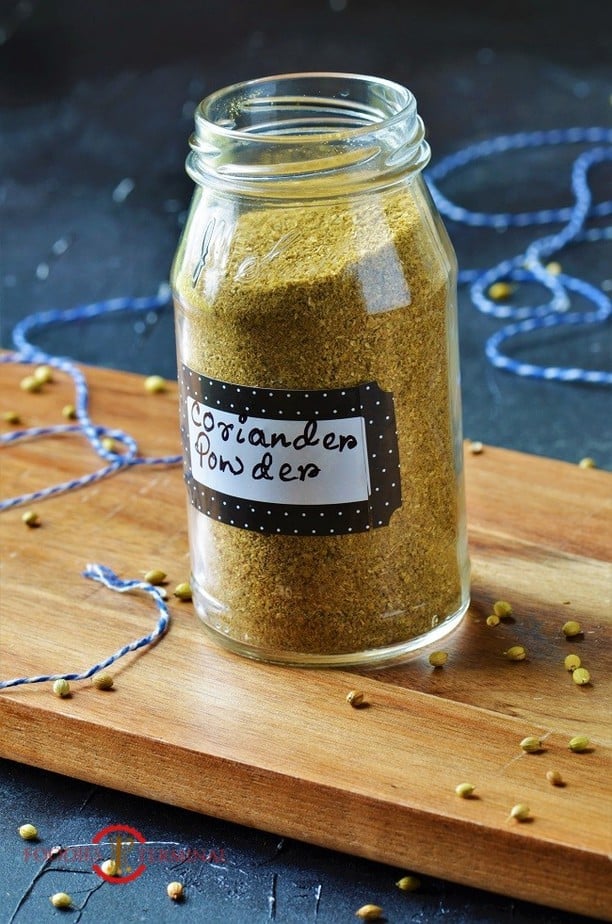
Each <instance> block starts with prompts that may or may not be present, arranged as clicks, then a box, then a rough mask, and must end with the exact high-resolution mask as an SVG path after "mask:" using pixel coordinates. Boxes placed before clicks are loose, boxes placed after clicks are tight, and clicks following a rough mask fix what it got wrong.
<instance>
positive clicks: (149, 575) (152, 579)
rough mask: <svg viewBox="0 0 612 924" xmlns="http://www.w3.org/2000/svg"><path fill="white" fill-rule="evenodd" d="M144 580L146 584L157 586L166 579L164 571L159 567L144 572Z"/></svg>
mask: <svg viewBox="0 0 612 924" xmlns="http://www.w3.org/2000/svg"><path fill="white" fill-rule="evenodd" d="M144 580H145V581H146V583H147V584H153V585H155V586H158V585H159V584H163V583H164V581H165V580H166V572H165V571H160V570H159V568H153V569H152V570H151V571H147V572H146V574H145V576H144Z"/></svg>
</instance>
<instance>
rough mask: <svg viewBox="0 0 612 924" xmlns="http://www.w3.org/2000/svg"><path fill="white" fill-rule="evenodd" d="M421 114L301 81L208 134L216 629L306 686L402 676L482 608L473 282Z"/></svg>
mask: <svg viewBox="0 0 612 924" xmlns="http://www.w3.org/2000/svg"><path fill="white" fill-rule="evenodd" d="M428 159H429V147H428V145H427V143H426V141H425V140H424V129H423V123H422V121H421V119H420V117H419V116H418V114H417V110H416V102H415V100H414V97H413V96H412V94H411V93H410V92H409V91H408V90H407V89H405V88H403V87H401V86H399V85H397V84H393V83H391V82H389V81H386V80H382V79H380V80H379V79H374V78H366V77H360V76H355V75H343V74H297V75H286V76H279V77H272V78H265V79H262V80H255V81H250V82H247V83H244V84H237V85H235V86H232V87H229V88H227V89H224V90H221V91H219V92H218V93H215V94H213V95H212V96H210V97H208V98H207V99H205V100H204V101H203V102H202V103H201V104H200V106H199V107H198V109H197V112H196V128H195V133H194V135H193V136H192V138H191V153H190V155H189V157H188V159H187V170H188V172H189V174H190V176H191V177H192V178H193V179H194V181H195V183H196V189H195V194H194V198H193V202H192V206H191V209H190V212H189V216H188V220H187V223H186V226H185V229H184V232H183V235H182V237H181V240H180V242H179V246H178V250H177V254H176V258H175V261H174V266H173V271H172V286H173V293H174V301H175V317H176V339H177V355H178V368H179V381H180V387H181V428H182V434H183V447H184V460H185V466H184V468H185V481H186V486H187V494H188V505H187V506H188V525H189V541H190V554H191V565H192V579H191V585H192V590H193V599H194V604H195V607H196V610H197V612H198V614H199V616H200V617H201V619H202V621H203V623H204V625H205V626H206V627H207V629H208V630H209V632H210V633H211V634H212V635H213V636H214V637H215V638H216V639H217V640H218V641H220V642H221V643H223V644H225V645H226V646H228V647H230V648H231V649H233V650H234V651H236V652H239V653H241V654H243V655H247V656H249V657H254V658H261V659H265V660H271V661H279V662H285V663H293V664H303V665H308V664H311V665H326V664H327V665H341V664H358V663H368V662H378V661H381V662H382V661H389V660H391V659H396V658H398V657H401V656H405V655H406V654H408V653H409V652H412V651H415V650H417V649H418V648H420V647H421V646H422V645H424V644H429V643H430V642H432V641H434V640H435V639H438V638H441V637H442V636H443V635H445V634H446V633H447V632H449V631H450V630H451V629H452V628H454V627H455V626H456V625H457V624H458V623H459V621H460V620H461V618H462V616H463V615H464V613H465V611H466V609H467V606H468V559H467V550H466V535H465V515H464V501H463V474H462V443H461V419H460V388H459V367H458V350H457V329H456V323H457V322H456V262H455V258H454V254H453V251H452V248H451V245H450V242H449V240H448V237H447V235H446V232H445V230H444V228H443V226H442V223H441V221H440V219H439V216H438V214H437V212H436V210H435V207H434V205H433V203H432V201H431V199H430V196H429V194H428V192H427V188H426V186H425V184H424V182H423V179H422V176H421V170H422V169H423V167H424V166H425V165H426V164H427V162H428Z"/></svg>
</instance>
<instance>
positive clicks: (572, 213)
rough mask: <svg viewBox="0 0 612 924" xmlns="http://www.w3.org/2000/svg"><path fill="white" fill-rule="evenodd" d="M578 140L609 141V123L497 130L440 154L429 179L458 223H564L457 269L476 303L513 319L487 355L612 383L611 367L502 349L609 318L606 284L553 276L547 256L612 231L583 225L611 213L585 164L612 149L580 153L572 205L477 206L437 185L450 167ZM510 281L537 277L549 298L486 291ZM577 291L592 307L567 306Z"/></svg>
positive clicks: (519, 371)
mask: <svg viewBox="0 0 612 924" xmlns="http://www.w3.org/2000/svg"><path fill="white" fill-rule="evenodd" d="M579 143H581V144H584V143H588V144H597V145H600V144H606V145H610V144H611V143H612V130H610V129H606V128H600V127H593V128H570V129H565V130H562V129H555V130H552V131H547V132H521V133H518V134H515V135H500V136H498V137H497V138H492V139H489V140H487V141H483V142H480V143H478V144H474V145H470V146H469V147H466V148H463V149H462V150H460V151H457V152H456V153H455V154H451V155H450V156H449V157H446V158H444V159H443V160H441V161H439V162H438V163H437V164H435V165H434V166H433V167H432V168H431V169H430V170H429V171H428V173H427V183H428V186H429V189H430V191H431V194H432V197H433V199H434V201H435V202H436V205H437V207H438V209H439V210H440V212H441V213H442V214H443V215H445V216H446V217H447V218H449V219H450V220H451V221H455V222H459V223H461V224H465V225H469V226H472V227H480V228H494V229H498V230H499V229H504V230H505V229H507V228H512V227H527V226H530V225H541V224H551V223H555V222H564V223H565V226H564V227H563V228H561V230H559V231H558V232H556V233H555V234H550V235H546V236H545V237H541V238H538V239H537V240H535V241H533V242H532V243H531V244H530V245H529V247H528V248H527V249H526V250H525V251H524V252H523V253H521V254H518V255H517V256H515V257H512V258H510V259H506V260H503V261H501V262H500V263H498V264H496V265H495V266H493V267H491V268H490V269H487V270H482V269H467V270H462V271H461V272H460V273H459V282H460V283H467V284H469V285H470V295H471V298H472V302H473V304H474V305H475V307H476V308H477V309H478V310H479V311H480V312H482V313H483V314H486V315H489V316H491V317H496V318H505V319H511V320H512V323H510V324H507V325H505V326H504V327H503V328H502V329H501V330H499V331H497V332H496V333H495V334H493V335H492V336H491V337H490V338H489V339H488V340H487V342H486V345H485V355H486V357H487V359H488V360H489V362H491V363H492V364H493V365H494V366H496V367H497V368H500V369H504V370H506V371H507V372H511V373H513V374H515V375H519V376H523V377H528V378H536V379H545V380H548V381H559V382H584V383H588V384H595V385H612V372H608V371H606V370H587V369H581V368H578V367H562V366H541V365H536V364H533V363H525V362H521V361H520V360H517V359H515V358H514V357H512V356H509V355H508V354H507V353H505V352H503V351H502V349H501V347H502V344H507V343H508V341H510V340H512V339H513V338H515V337H517V336H519V335H525V334H531V333H533V332H535V331H539V330H543V329H546V328H552V327H559V326H561V325H574V326H576V325H589V324H601V323H603V322H605V321H608V320H609V318H610V317H611V315H612V302H611V301H610V298H609V297H608V296H607V295H606V294H605V293H604V292H603V291H601V289H598V288H597V287H596V286H594V285H592V284H591V283H589V282H587V281H585V280H583V279H578V278H576V277H573V276H568V275H565V274H559V275H555V274H553V273H551V272H550V271H548V270H547V269H546V266H545V265H544V263H543V262H542V261H543V260H546V259H549V258H550V257H551V256H553V255H554V254H558V253H560V251H561V250H563V249H564V248H565V247H567V246H569V245H571V244H578V243H580V242H583V241H595V240H609V239H610V238H611V237H612V228H610V227H608V228H590V229H587V228H585V224H586V221H587V220H588V219H589V218H592V217H601V216H607V215H610V214H612V201H605V202H600V203H598V204H595V205H594V204H593V203H592V196H591V191H590V188H589V185H588V171H589V170H590V169H591V168H592V167H593V166H595V165H597V164H601V163H603V162H604V161H608V160H612V148H610V147H595V148H593V149H591V150H588V151H585V152H583V153H582V154H580V155H579V156H578V157H577V158H576V160H575V161H574V164H573V167H572V172H571V189H572V194H573V197H574V204H573V205H572V206H571V207H569V208H561V209H541V210H538V211H530V212H517V213H512V212H475V211H471V210H469V209H466V208H463V207H462V206H460V205H457V204H456V203H454V202H452V201H451V200H450V199H448V198H447V197H446V196H444V195H443V194H442V192H441V191H440V190H439V188H438V186H437V182H438V181H439V180H443V179H445V178H446V177H447V176H448V175H449V174H450V173H452V172H453V171H455V170H458V169H460V168H461V167H464V166H466V165H467V164H470V163H473V162H475V161H478V160H481V159H482V158H486V157H491V156H495V155H499V154H503V153H505V152H507V151H514V150H521V149H525V148H536V147H542V146H546V145H562V144H579ZM506 280H512V281H515V282H516V281H517V282H532V283H533V282H536V283H539V284H540V285H542V286H544V287H545V288H546V289H548V291H549V292H550V295H551V298H550V299H549V301H548V302H545V303H543V304H540V305H536V306H528V307H523V308H514V307H512V306H510V305H507V304H499V302H496V301H494V300H493V299H491V298H489V297H488V295H487V292H488V291H489V290H490V287H491V286H492V285H493V284H494V283H496V282H501V281H506ZM572 292H573V293H575V294H577V295H580V296H582V297H583V298H584V299H586V300H587V301H589V302H591V303H592V304H593V305H594V306H595V310H591V311H580V312H568V309H569V307H570V305H571V300H570V293H572Z"/></svg>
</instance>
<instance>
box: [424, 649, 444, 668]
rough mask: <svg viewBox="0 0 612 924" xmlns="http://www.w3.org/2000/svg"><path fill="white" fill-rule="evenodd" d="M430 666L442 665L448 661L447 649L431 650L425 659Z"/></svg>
mask: <svg viewBox="0 0 612 924" xmlns="http://www.w3.org/2000/svg"><path fill="white" fill-rule="evenodd" d="M427 660H428V661H429V663H430V664H431V666H432V667H443V666H444V665H445V664H446V662H447V661H448V652H447V651H432V653H431V654H430V655H429V658H428V659H427Z"/></svg>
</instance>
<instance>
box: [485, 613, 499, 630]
mask: <svg viewBox="0 0 612 924" xmlns="http://www.w3.org/2000/svg"><path fill="white" fill-rule="evenodd" d="M486 621H487V625H488V626H490V627H491V628H493V626H498V625H499V616H498V615H497V613H491V615H490V616H487V620H486Z"/></svg>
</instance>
